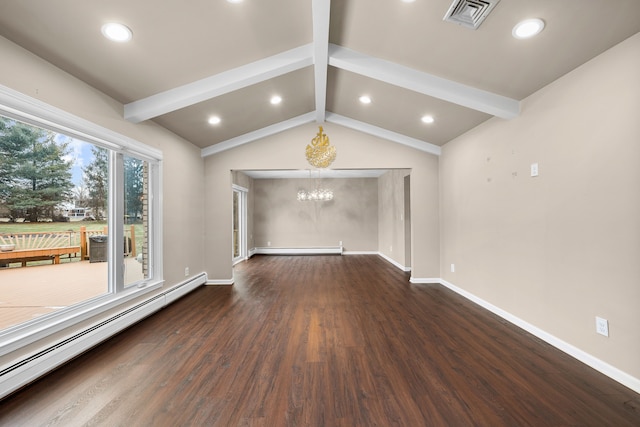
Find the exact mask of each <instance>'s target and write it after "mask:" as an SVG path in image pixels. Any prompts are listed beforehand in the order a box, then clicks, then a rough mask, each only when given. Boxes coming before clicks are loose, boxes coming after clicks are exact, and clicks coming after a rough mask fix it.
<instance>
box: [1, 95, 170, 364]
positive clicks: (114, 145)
mask: <svg viewBox="0 0 640 427" xmlns="http://www.w3.org/2000/svg"><path fill="white" fill-rule="evenodd" d="M0 114H3V115H6V116H8V117H11V118H14V119H16V120H19V121H23V122H26V123H29V124H31V125H34V126H38V127H44V128H46V129H49V130H51V131H54V132H59V133H63V134H65V135H67V136H71V137H74V138H79V139H82V140H83V141H86V142H89V143H92V144H95V145H98V146H101V147H106V148H108V149H109V150H111V151H110V153H112V157H114V155H113V153H118V155H119V156H122V154H124V153H126V154H127V155H131V156H135V157H138V158H140V159H143V160H146V161H148V162H149V163H150V165H151V166H152V168H153V169H155V167H156V165H159V164H160V163H161V160H162V152H161V151H159V150H157V149H155V148H152V147H148V146H146V145H144V144H142V143H141V142H138V141H136V140H134V139H131V138H129V137H126V136H124V135H120V134H118V133H116V132H113V131H111V130H109V129H107V128H103V127H101V126H98V125H96V124H95V123H92V122H90V121H88V120H85V119H82V118H80V117H77V116H75V115H73V114H70V113H68V112H66V111H64V110H61V109H59V108H56V107H54V106H51V105H49V104H46V103H44V102H42V101H40V100H38V99H35V98H32V97H30V96H27V95H24V94H22V93H20V92H18V91H15V90H13V89H11V88H8V87H5V86H2V85H0ZM158 167H159V166H158ZM111 169H112V172H111V173H114V172H113V170H114V169H115V168H113V167H112V168H111ZM157 174H159V170H158V171H157ZM154 177H155V176H154ZM157 177H158V178H160V175H158V176H157ZM150 179H151V176H150ZM120 182H121V181H120ZM109 183H110V191H109V194H110V195H112V196H115V195H116V193H117V192H118V191H116V189H115V188H116V187H115V186H114V185H118V183H117V182H115V181H114V179H113V178H111V177H110V179H109ZM152 184H153V182H150V185H152ZM160 185H161V183H158V190H159V189H160ZM118 190H119V188H118ZM150 196H151V197H153V198H154V200H155V201H154V205H153V208H158V209H157V211H154V210H151V212H150V215H152V216H153V217H154V218H155V215H161V212H160V211H161V204H160V198H161V196H162V195H161V193H160V194H156V190H155V189H153V192H152V193H150ZM155 203H157V205H156V204H155ZM116 205H117V203H116V202H115V201H114V200H112V201H111V203H110V204H109V209H113V208H115V207H116ZM150 208H151V206H150ZM109 218H110V221H111V219H113V218H122V215H115V216H114V214H113V212H110V213H109ZM160 220H161V218H160ZM154 224H155V225H160V222H155V223H154ZM109 227H110V229H113V230H116V227H115V226H114V224H112V223H111V222H110V223H109ZM153 229H154V236H155V238H156V244H158V246H157V247H154V248H153V249H155V251H154V255H155V256H160V255H161V253H162V245H161V242H162V227H154V228H153ZM120 231H121V233H120V234H118V233H117V230H116V234H114V235H122V230H120ZM110 241H112V243H110V251H109V253H110V255H109V256H110V259H109V262H110V264H111V265H115V264H120V263H119V262H118V261H117V260H115V259H114V257H113V255H112V254H114V253H116V254H120V256H121V255H122V250H121V247H119V246H117V245H115V243H113V242H115V239H110ZM151 244H153V242H152V243H151ZM118 247H119V248H120V250H117V248H118ZM155 261H156V263H158V262H161V261H162V259H161V258H159V259H157V260H155ZM155 273H156V274H155V275H154V276H153V277H152V278H150V279H148V280H146V281H143V282H139V283H136V284H135V285H136V286H130V287H127V288H126V289H124V288H122V287H121V288H119V289H117V291H118V293H113V292H114V290H115V289H114V288H113V285H114V283H116V279H117V280H120V277H121V269H120V270H118V271H110V272H109V275H110V277H109V281H108V282H109V286H110V288H109V293H108V294H105V295H102V296H99V297H96V298H93V299H90V300H87V301H83V302H81V303H79V304H76V305H74V306H72V307H69V308H66V309H62V310H59V311H56V312H54V313H50V314H47V315H44V316H40V317H39V318H36V319H32V320H29V321H27V322H24V323H21V324H19V325H15V326H13V327H9V328H7V329H5V330H3V331H1V332H0V343H1V345H0V356H2V355H4V354H8V353H10V352H12V351H15V350H17V349H18V348H21V347H24V346H27V345H30V344H32V343H34V342H37V341H38V340H41V339H43V338H46V337H47V336H50V335H52V334H55V333H57V332H60V331H62V330H64V329H66V328H70V327H72V326H74V325H75V324H77V323H81V322H84V321H86V320H88V319H90V318H91V317H95V316H97V315H100V314H101V313H103V312H105V311H107V310H111V309H113V308H116V307H118V306H119V305H121V304H124V303H126V302H128V301H129V300H132V299H134V298H139V297H141V296H142V295H144V294H145V293H147V292H149V291H152V290H154V289H157V288H159V287H161V286H162V285H163V278H162V268H161V265H159V264H157V269H156V270H155Z"/></svg>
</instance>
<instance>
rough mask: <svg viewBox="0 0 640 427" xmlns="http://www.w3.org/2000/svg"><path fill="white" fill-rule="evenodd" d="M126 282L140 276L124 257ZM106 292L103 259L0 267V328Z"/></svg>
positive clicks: (133, 264)
mask: <svg viewBox="0 0 640 427" xmlns="http://www.w3.org/2000/svg"><path fill="white" fill-rule="evenodd" d="M125 264H126V265H130V266H131V267H129V268H127V273H128V275H127V278H126V282H127V283H130V282H133V281H135V280H139V279H141V278H142V273H141V272H139V270H140V264H139V263H138V262H137V261H136V260H135V259H133V258H125ZM106 292H107V263H106V262H94V263H90V262H89V261H77V262H70V263H62V264H48V265H38V266H31V267H17V268H3V269H0V330H1V329H6V328H8V327H10V326H13V325H17V324H19V323H22V322H26V321H28V320H31V319H33V318H35V317H38V316H42V315H44V314H48V313H51V312H53V311H56V310H60V309H62V308H65V307H68V306H70V305H73V304H77V303H79V302H81V301H85V300H88V299H90V298H94V297H97V296H100V295H102V294H105V293H106Z"/></svg>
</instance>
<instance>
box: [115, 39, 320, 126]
mask: <svg viewBox="0 0 640 427" xmlns="http://www.w3.org/2000/svg"><path fill="white" fill-rule="evenodd" d="M311 65H313V46H312V44H307V45H304V46H300V47H297V48H294V49H291V50H288V51H286V52H281V53H279V54H277V55H273V56H270V57H268V58H264V59H261V60H258V61H255V62H252V63H250V64H246V65H243V66H240V67H237V68H234V69H232V70H228V71H224V72H222V73H220V74H216V75H213V76H210V77H206V78H204V79H201V80H197V81H195V82H192V83H187V84H185V85H182V86H179V87H176V88H173V89H169V90H167V91H164V92H160V93H157V94H155V95H151V96H149V97H147V98H144V99H140V100H138V101H134V102H130V103H128V104H125V106H124V118H125V119H126V120H128V121H130V122H133V123H139V122H142V121H144V120H148V119H152V118H154V117H157V116H160V115H162V114H167V113H170V112H172V111H176V110H179V109H182V108H185V107H188V106H190V105H194V104H197V103H200V102H203V101H206V100H208V99H212V98H215V97H217V96H220V95H224V94H225V93H229V92H233V91H235V90H238V89H242V88H244V87H247V86H251V85H254V84H256V83H260V82H263V81H265V80H269V79H271V78H273V77H278V76H281V75H283V74H287V73H290V72H292V71H296V70H299V69H301V68H304V67H309V66H311Z"/></svg>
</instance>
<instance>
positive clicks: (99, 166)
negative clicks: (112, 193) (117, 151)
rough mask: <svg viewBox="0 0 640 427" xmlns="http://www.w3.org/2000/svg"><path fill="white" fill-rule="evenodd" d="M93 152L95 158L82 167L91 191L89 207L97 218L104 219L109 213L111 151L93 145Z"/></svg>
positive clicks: (86, 183) (85, 180)
mask: <svg viewBox="0 0 640 427" xmlns="http://www.w3.org/2000/svg"><path fill="white" fill-rule="evenodd" d="M91 153H92V154H93V160H92V161H91V163H89V164H88V165H87V166H86V167H84V168H82V172H83V174H84V183H85V185H86V187H87V190H88V193H89V198H88V204H89V207H90V208H91V209H92V210H93V215H94V216H95V217H96V218H97V219H102V218H104V217H105V216H106V213H107V197H108V195H109V152H108V151H107V149H106V148H101V147H96V146H92V147H91Z"/></svg>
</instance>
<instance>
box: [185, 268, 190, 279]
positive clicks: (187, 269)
mask: <svg viewBox="0 0 640 427" xmlns="http://www.w3.org/2000/svg"><path fill="white" fill-rule="evenodd" d="M188 275H189V267H185V268H184V277H187V276H188Z"/></svg>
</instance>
